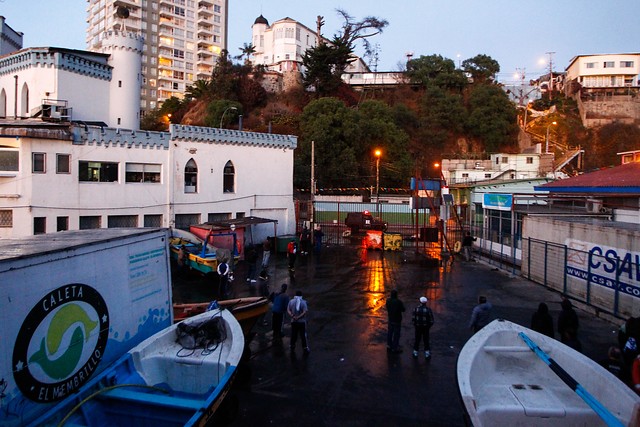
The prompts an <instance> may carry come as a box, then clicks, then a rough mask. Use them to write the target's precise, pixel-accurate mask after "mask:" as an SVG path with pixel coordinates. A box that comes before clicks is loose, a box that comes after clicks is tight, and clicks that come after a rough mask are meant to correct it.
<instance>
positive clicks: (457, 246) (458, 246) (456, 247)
mask: <svg viewBox="0 0 640 427" xmlns="http://www.w3.org/2000/svg"><path fill="white" fill-rule="evenodd" d="M453 250H454V251H455V252H456V253H458V252H460V250H462V242H461V241H460V240H458V241H457V242H456V243H455V244H454V245H453Z"/></svg>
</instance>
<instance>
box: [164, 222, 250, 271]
mask: <svg viewBox="0 0 640 427" xmlns="http://www.w3.org/2000/svg"><path fill="white" fill-rule="evenodd" d="M205 242H207V239H204V240H203V239H201V238H199V237H198V236H196V235H195V234H192V233H190V232H188V231H184V230H179V229H172V230H171V237H170V238H169V249H170V252H171V258H172V259H173V260H174V261H176V262H178V259H179V258H180V251H181V250H184V251H186V256H185V258H184V262H185V264H186V266H187V267H188V268H189V269H191V270H195V271H197V272H199V273H201V274H203V275H205V276H207V275H210V274H212V273H216V271H217V268H218V262H220V261H221V260H224V261H225V262H229V260H230V259H231V251H230V250H229V249H226V248H218V247H215V246H212V245H211V244H208V243H207V244H205ZM234 259H235V260H236V261H237V260H239V256H238V255H237V254H235V256H234Z"/></svg>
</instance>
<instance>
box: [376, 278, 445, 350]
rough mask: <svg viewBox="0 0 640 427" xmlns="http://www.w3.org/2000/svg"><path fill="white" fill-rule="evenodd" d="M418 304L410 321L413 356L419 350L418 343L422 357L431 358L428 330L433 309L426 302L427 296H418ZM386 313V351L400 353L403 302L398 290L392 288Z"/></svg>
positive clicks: (430, 325) (432, 320) (431, 321)
mask: <svg viewBox="0 0 640 427" xmlns="http://www.w3.org/2000/svg"><path fill="white" fill-rule="evenodd" d="M418 301H419V304H418V305H417V306H416V307H415V308H414V309H413V311H412V313H411V322H412V323H413V326H414V331H415V334H414V341H413V357H414V358H417V357H418V355H419V351H420V343H422V344H423V345H424V357H425V358H426V359H431V340H430V330H431V327H432V326H433V323H434V319H433V311H432V310H431V308H430V307H429V306H427V302H429V300H428V298H427V297H424V296H422V297H420V298H419V299H418ZM386 308H387V315H388V320H389V321H388V329H387V351H388V352H390V353H402V347H400V331H401V329H402V313H404V312H405V307H404V303H403V302H402V300H400V298H398V291H397V290H395V289H394V290H392V291H391V295H390V297H389V299H388V300H387V302H386Z"/></svg>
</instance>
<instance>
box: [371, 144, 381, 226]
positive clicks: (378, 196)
mask: <svg viewBox="0 0 640 427" xmlns="http://www.w3.org/2000/svg"><path fill="white" fill-rule="evenodd" d="M373 154H374V155H375V156H376V214H378V213H379V212H378V205H379V204H380V156H381V155H382V150H380V149H379V148H378V149H376V151H374V152H373Z"/></svg>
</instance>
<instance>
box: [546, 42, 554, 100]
mask: <svg viewBox="0 0 640 427" xmlns="http://www.w3.org/2000/svg"><path fill="white" fill-rule="evenodd" d="M545 53H546V54H547V55H549V99H551V94H552V93H553V55H554V54H555V52H545Z"/></svg>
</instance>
